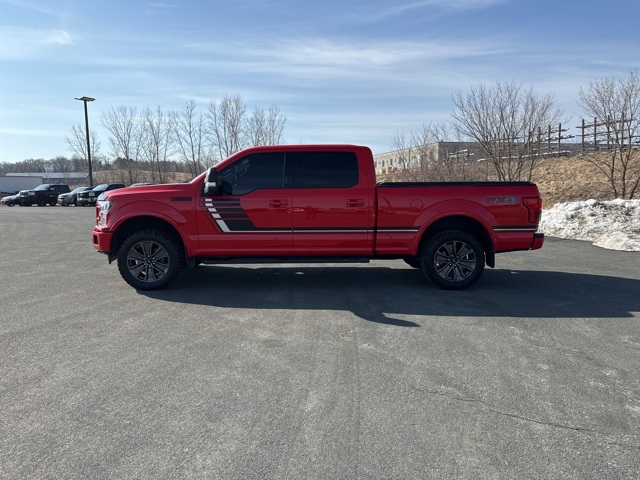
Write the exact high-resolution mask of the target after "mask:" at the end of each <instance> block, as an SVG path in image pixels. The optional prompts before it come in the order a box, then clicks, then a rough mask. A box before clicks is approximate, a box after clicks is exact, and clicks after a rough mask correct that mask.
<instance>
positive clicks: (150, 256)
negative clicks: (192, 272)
mask: <svg viewBox="0 0 640 480" xmlns="http://www.w3.org/2000/svg"><path fill="white" fill-rule="evenodd" d="M180 263H181V254H180V249H179V248H178V246H177V245H176V243H175V241H174V240H173V239H172V238H171V237H170V236H168V235H167V234H166V233H164V232H162V231H159V230H143V231H140V232H136V233H134V234H132V235H131V236H130V237H129V238H127V239H126V240H125V241H124V242H123V243H122V245H121V246H120V250H119V253H118V270H120V275H122V278H124V280H125V281H126V282H127V283H128V284H129V285H131V286H132V287H133V288H135V289H138V290H159V289H161V288H164V287H166V286H167V285H168V284H169V283H170V282H171V281H172V280H173V279H174V278H175V276H176V275H177V274H178V269H179V266H180Z"/></svg>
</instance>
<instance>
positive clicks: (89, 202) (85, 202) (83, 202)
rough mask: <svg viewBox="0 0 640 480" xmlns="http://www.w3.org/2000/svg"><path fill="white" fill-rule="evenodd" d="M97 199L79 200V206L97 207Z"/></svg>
mask: <svg viewBox="0 0 640 480" xmlns="http://www.w3.org/2000/svg"><path fill="white" fill-rule="evenodd" d="M95 204H96V198H95V197H94V198H78V205H83V206H84V205H95Z"/></svg>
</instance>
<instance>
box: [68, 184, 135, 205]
mask: <svg viewBox="0 0 640 480" xmlns="http://www.w3.org/2000/svg"><path fill="white" fill-rule="evenodd" d="M116 188H124V183H103V184H102V185H97V186H95V187H93V188H92V189H91V190H85V191H84V192H79V193H78V196H77V199H76V201H77V202H78V203H77V205H82V206H83V207H86V206H87V205H95V204H96V200H97V199H98V197H99V196H100V194H101V193H104V192H107V191H109V190H115V189H116Z"/></svg>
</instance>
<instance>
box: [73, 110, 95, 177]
mask: <svg viewBox="0 0 640 480" xmlns="http://www.w3.org/2000/svg"><path fill="white" fill-rule="evenodd" d="M76 100H81V101H83V102H84V126H85V130H84V131H85V132H87V162H88V163H89V186H90V187H93V171H92V170H91V142H90V141H89V114H88V113H87V102H93V101H94V100H95V98H91V97H80V98H76Z"/></svg>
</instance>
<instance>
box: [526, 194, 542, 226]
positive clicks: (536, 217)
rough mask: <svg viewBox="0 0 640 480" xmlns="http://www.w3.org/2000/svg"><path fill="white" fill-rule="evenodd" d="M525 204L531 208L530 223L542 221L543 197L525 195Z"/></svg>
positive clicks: (528, 208)
mask: <svg viewBox="0 0 640 480" xmlns="http://www.w3.org/2000/svg"><path fill="white" fill-rule="evenodd" d="M522 201H523V203H524V206H525V207H527V210H529V223H535V224H538V223H540V215H541V214H542V198H540V197H524V198H523V199H522Z"/></svg>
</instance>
